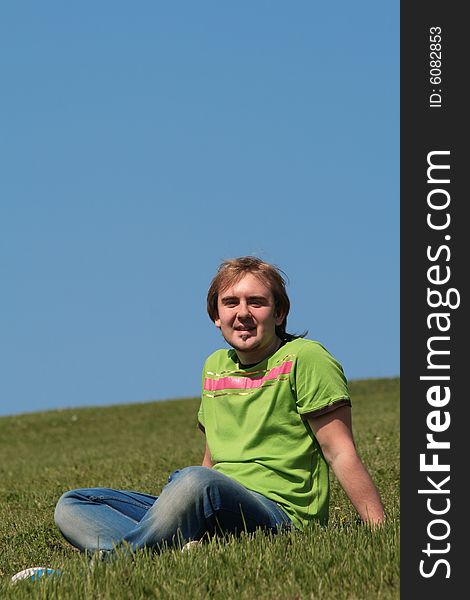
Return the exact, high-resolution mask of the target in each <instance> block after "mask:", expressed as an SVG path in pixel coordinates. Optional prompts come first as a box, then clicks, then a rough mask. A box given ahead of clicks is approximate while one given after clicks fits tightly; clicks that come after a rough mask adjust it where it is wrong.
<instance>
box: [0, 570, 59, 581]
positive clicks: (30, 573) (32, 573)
mask: <svg viewBox="0 0 470 600" xmlns="http://www.w3.org/2000/svg"><path fill="white" fill-rule="evenodd" d="M60 574H61V571H58V570H56V569H49V568H48V567H31V568H29V569H24V570H23V571H19V573H16V575H13V577H12V578H11V583H16V582H17V581H21V580H22V579H30V580H31V581H38V580H39V579H41V577H49V576H50V575H60Z"/></svg>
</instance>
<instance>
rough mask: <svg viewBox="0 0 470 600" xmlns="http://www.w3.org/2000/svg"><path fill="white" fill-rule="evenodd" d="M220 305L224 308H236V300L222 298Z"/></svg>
mask: <svg viewBox="0 0 470 600" xmlns="http://www.w3.org/2000/svg"><path fill="white" fill-rule="evenodd" d="M222 304H223V305H224V306H227V307H228V308H233V307H234V306H237V304H238V300H236V299H235V298H224V299H223V300H222Z"/></svg>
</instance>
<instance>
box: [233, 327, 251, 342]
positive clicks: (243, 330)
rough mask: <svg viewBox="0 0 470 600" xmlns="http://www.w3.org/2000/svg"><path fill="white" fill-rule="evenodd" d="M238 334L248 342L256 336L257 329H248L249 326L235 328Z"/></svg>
mask: <svg viewBox="0 0 470 600" xmlns="http://www.w3.org/2000/svg"><path fill="white" fill-rule="evenodd" d="M234 329H235V331H236V332H237V334H238V335H239V336H240V337H241V338H242V340H243V341H246V340H247V339H248V338H250V337H252V336H253V335H255V334H256V327H248V326H247V325H244V326H239V327H234Z"/></svg>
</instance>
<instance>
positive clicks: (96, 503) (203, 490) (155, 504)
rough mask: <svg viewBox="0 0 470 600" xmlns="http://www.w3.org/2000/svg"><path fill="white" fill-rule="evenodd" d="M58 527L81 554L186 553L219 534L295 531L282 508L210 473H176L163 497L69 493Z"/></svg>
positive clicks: (108, 491)
mask: <svg viewBox="0 0 470 600" xmlns="http://www.w3.org/2000/svg"><path fill="white" fill-rule="evenodd" d="M55 521H56V524H57V526H58V527H59V529H60V531H61V532H62V535H63V536H64V537H65V539H66V540H67V541H69V542H70V543H71V544H72V545H73V546H75V547H77V548H79V549H80V550H86V551H91V552H93V551H95V550H98V549H99V550H105V551H107V550H112V549H114V548H117V547H119V545H126V547H128V548H131V549H132V550H136V549H137V548H143V547H150V548H154V549H161V548H163V547H165V546H173V545H177V546H179V547H181V546H182V545H183V544H185V543H186V542H188V541H190V540H200V539H201V538H202V537H203V536H204V535H213V534H216V533H231V534H235V535H237V534H239V533H240V532H242V531H247V532H253V531H255V529H258V528H261V529H264V530H267V531H272V532H273V533H275V532H278V531H280V530H283V529H290V528H291V527H292V521H291V520H290V518H289V517H288V516H287V514H286V513H285V512H284V511H283V510H282V509H281V508H280V506H279V505H278V504H277V503H276V502H274V501H272V500H268V499H267V498H265V497H264V496H262V495H261V494H258V493H257V492H252V491H251V490H248V489H246V488H245V487H243V486H242V485H240V484H239V483H237V482H236V481H234V480H233V479H231V478H230V477H227V476H226V475H223V474H222V473H219V472H218V471H215V470H214V469H209V468H208V467H186V468H185V469H181V470H178V471H174V472H173V473H172V474H171V475H170V477H169V479H168V483H167V484H166V485H165V487H164V488H163V490H162V493H161V494H160V496H158V497H157V496H150V495H148V494H142V493H139V492H130V491H120V490H113V489H107V488H87V489H79V490H73V491H70V492H66V493H65V494H64V495H63V496H62V497H61V498H60V500H59V502H58V503H57V507H56V510H55Z"/></svg>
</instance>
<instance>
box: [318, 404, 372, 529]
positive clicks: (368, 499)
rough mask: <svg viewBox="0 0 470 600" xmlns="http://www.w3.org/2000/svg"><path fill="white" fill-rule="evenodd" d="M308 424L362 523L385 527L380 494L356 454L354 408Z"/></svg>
mask: <svg viewBox="0 0 470 600" xmlns="http://www.w3.org/2000/svg"><path fill="white" fill-rule="evenodd" d="M308 422H309V425H310V427H311V428H312V431H313V433H314V434H315V437H316V438H317V440H318V443H319V444H320V447H321V449H322V452H323V456H324V457H325V459H326V461H327V462H328V464H329V465H330V467H331V468H332V469H333V471H334V473H335V475H336V477H337V479H338V481H339V483H340V484H341V487H342V488H343V490H344V491H345V492H346V495H347V496H348V498H349V499H350V501H351V503H352V504H353V506H354V508H355V509H356V510H357V512H358V513H359V515H360V517H361V519H362V520H363V521H364V522H366V523H370V524H373V525H378V524H380V523H382V521H383V520H384V508H383V505H382V501H381V499H380V496H379V492H378V491H377V488H376V487H375V485H374V483H373V481H372V479H371V477H370V475H369V473H368V472H367V470H366V468H365V467H364V465H363V464H362V462H361V459H360V458H359V456H358V454H357V452H356V446H355V444H354V439H353V433H352V426H351V408H350V407H349V406H341V407H339V408H337V409H336V410H334V411H332V412H330V413H327V414H325V415H320V416H318V417H310V418H309V419H308Z"/></svg>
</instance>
